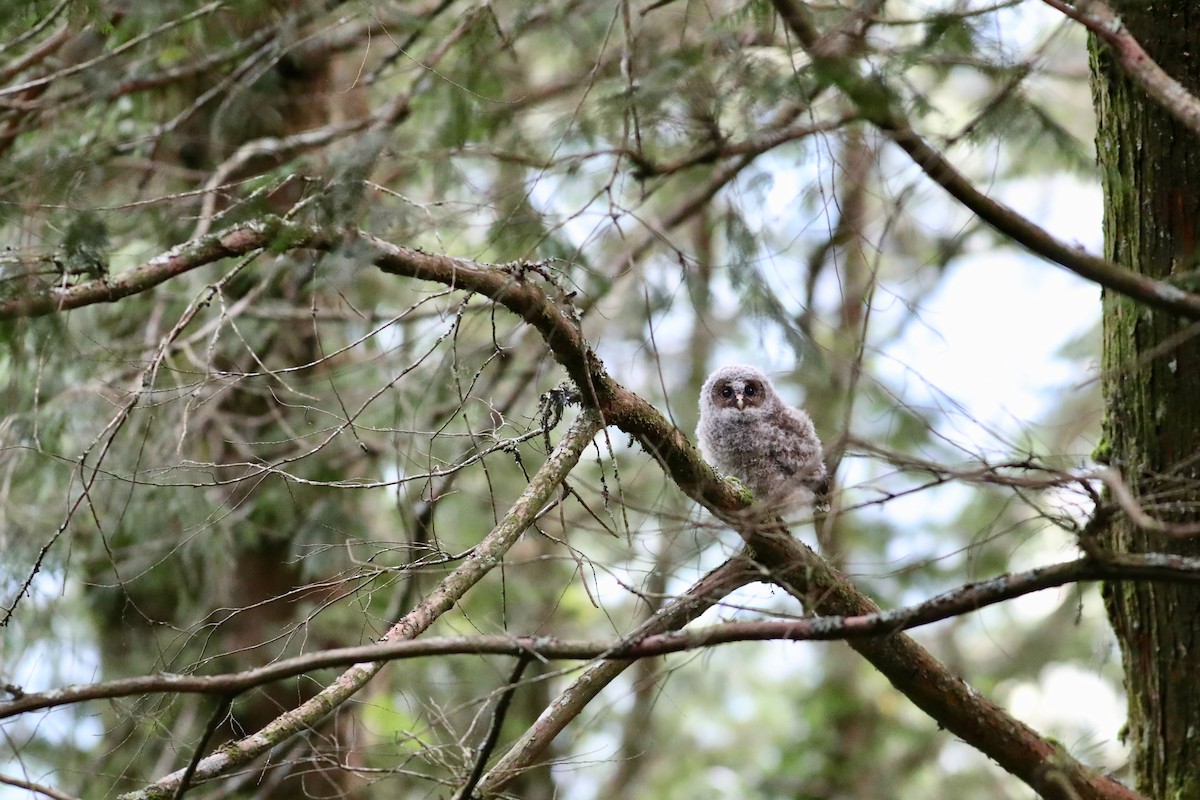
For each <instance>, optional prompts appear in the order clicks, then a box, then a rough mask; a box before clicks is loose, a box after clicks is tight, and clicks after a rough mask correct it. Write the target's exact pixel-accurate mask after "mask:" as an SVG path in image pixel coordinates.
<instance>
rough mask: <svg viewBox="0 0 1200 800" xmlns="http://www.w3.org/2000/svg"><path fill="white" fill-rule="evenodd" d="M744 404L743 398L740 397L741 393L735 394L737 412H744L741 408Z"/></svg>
mask: <svg viewBox="0 0 1200 800" xmlns="http://www.w3.org/2000/svg"><path fill="white" fill-rule="evenodd" d="M744 402H745V398H743V397H742V393H741V392H738V394H737V404H738V411H744V410H745V408H744V406H743V403H744Z"/></svg>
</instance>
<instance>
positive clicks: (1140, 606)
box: [1092, 0, 1200, 800]
mask: <svg viewBox="0 0 1200 800" xmlns="http://www.w3.org/2000/svg"><path fill="white" fill-rule="evenodd" d="M1116 10H1117V11H1118V13H1119V14H1120V15H1121V19H1122V20H1123V21H1124V22H1125V24H1126V25H1127V26H1128V27H1129V29H1130V31H1131V32H1132V33H1133V35H1134V36H1135V37H1136V38H1137V39H1138V40H1139V41H1140V42H1141V43H1142V44H1143V46H1145V48H1146V49H1147V51H1148V52H1149V53H1150V55H1151V56H1152V57H1153V58H1154V59H1155V60H1157V61H1158V62H1159V64H1160V65H1161V66H1163V67H1164V68H1165V69H1166V70H1167V72H1168V73H1170V74H1172V75H1174V76H1175V77H1176V78H1177V79H1179V80H1180V81H1181V82H1182V83H1183V84H1184V86H1186V87H1187V88H1188V89H1189V90H1190V91H1192V92H1193V93H1195V92H1197V90H1198V89H1200V6H1197V4H1195V3H1194V2H1193V0H1168V1H1167V2H1156V3H1153V4H1151V3H1146V2H1144V0H1127V2H1122V3H1117V4H1116ZM1092 53H1093V58H1092V85H1093V94H1094V100H1095V105H1096V113H1097V120H1098V132H1097V151H1098V153H1097V154H1098V158H1099V163H1100V168H1101V170H1102V172H1103V178H1104V191H1105V211H1104V226H1105V255H1106V256H1107V257H1108V258H1110V259H1111V260H1113V261H1115V262H1116V263H1118V264H1122V265H1124V266H1127V267H1129V268H1130V269H1133V270H1135V271H1138V272H1141V273H1143V274H1146V275H1150V276H1153V277H1155V278H1160V279H1169V280H1174V281H1189V280H1190V278H1191V277H1193V276H1194V272H1195V269H1196V249H1197V241H1196V234H1197V224H1198V223H1200V191H1198V187H1200V141H1197V138H1196V137H1195V135H1194V134H1192V133H1190V132H1188V131H1187V130H1186V129H1184V128H1183V126H1181V125H1180V124H1178V123H1177V122H1175V121H1174V120H1173V119H1172V118H1171V117H1170V116H1169V115H1168V114H1167V113H1166V112H1165V111H1164V110H1162V109H1161V108H1160V107H1159V106H1158V105H1157V104H1155V103H1154V102H1153V101H1152V100H1150V99H1149V98H1147V96H1146V94H1145V92H1144V91H1143V90H1142V89H1140V88H1139V87H1137V86H1135V85H1133V84H1132V83H1131V82H1130V81H1129V80H1128V79H1127V78H1126V77H1125V76H1124V75H1123V73H1121V71H1120V69H1119V68H1118V67H1117V66H1116V64H1115V63H1114V62H1113V59H1112V57H1111V56H1110V54H1109V53H1108V52H1107V51H1106V50H1105V49H1104V47H1103V46H1102V45H1099V44H1097V43H1095V42H1094V43H1093V47H1092ZM1103 305H1104V362H1103V363H1104V378H1103V383H1104V394H1105V403H1106V415H1105V438H1106V440H1107V441H1106V444H1105V447H1104V451H1105V452H1106V453H1107V455H1108V458H1109V460H1110V461H1111V463H1112V465H1113V466H1114V467H1117V468H1119V469H1120V471H1121V474H1122V475H1123V476H1124V478H1125V480H1126V481H1127V482H1128V483H1129V485H1130V486H1131V487H1132V489H1133V491H1134V494H1135V495H1136V496H1137V497H1138V498H1139V501H1140V502H1141V503H1142V504H1143V505H1144V506H1145V507H1146V508H1147V510H1149V511H1150V512H1151V513H1152V514H1154V515H1156V516H1158V517H1160V518H1163V519H1167V520H1176V521H1178V520H1189V519H1191V520H1194V519H1196V518H1197V508H1198V505H1197V503H1198V502H1200V480H1198V479H1200V340H1198V339H1197V338H1196V336H1195V330H1194V328H1193V327H1192V326H1189V325H1188V324H1187V323H1185V322H1184V321H1182V320H1180V319H1177V318H1175V317H1172V316H1170V315H1168V314H1165V313H1163V312H1160V311H1151V310H1149V309H1147V308H1145V307H1143V306H1139V305H1138V304H1136V303H1134V302H1132V301H1130V300H1128V299H1125V298H1123V297H1119V296H1116V295H1114V294H1113V293H1112V292H1106V293H1105V294H1104V300H1103ZM1104 544H1105V546H1107V547H1111V548H1112V549H1113V550H1116V551H1122V552H1140V551H1171V552H1176V553H1186V554H1189V555H1193V556H1194V555H1200V540H1195V539H1178V538H1170V537H1165V536H1163V535H1159V534H1152V533H1148V532H1146V531H1141V530H1138V529H1136V528H1135V527H1133V526H1132V525H1130V524H1129V523H1128V521H1127V520H1124V519H1121V520H1119V521H1118V522H1117V524H1115V525H1114V526H1113V528H1112V529H1111V530H1110V532H1109V533H1107V534H1106V537H1105V542H1104ZM1105 600H1106V604H1107V608H1108V614H1109V618H1110V620H1111V622H1112V625H1113V628H1114V630H1115V631H1116V634H1117V639H1118V640H1119V642H1120V645H1121V652H1122V657H1123V661H1124V669H1125V686H1126V691H1127V692H1128V695H1129V727H1128V736H1129V744H1130V746H1131V748H1132V750H1133V767H1134V775H1135V780H1136V785H1137V788H1138V790H1139V791H1141V792H1142V793H1144V794H1146V795H1147V796H1149V797H1152V798H1163V799H1164V800H1165V798H1171V799H1172V800H1174V798H1189V797H1200V587H1197V586H1196V585H1195V584H1182V583H1177V584H1170V583H1144V582H1142V583H1134V582H1130V583H1114V584H1109V585H1108V586H1106V588H1105Z"/></svg>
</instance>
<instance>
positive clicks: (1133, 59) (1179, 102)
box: [1042, 0, 1200, 134]
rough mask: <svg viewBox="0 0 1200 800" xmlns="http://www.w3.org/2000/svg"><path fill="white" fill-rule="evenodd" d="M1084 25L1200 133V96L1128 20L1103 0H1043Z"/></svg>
mask: <svg viewBox="0 0 1200 800" xmlns="http://www.w3.org/2000/svg"><path fill="white" fill-rule="evenodd" d="M1042 2H1044V3H1045V4H1046V5H1048V6H1052V7H1054V8H1057V9H1058V10H1059V11H1061V12H1062V13H1064V14H1066V15H1067V16H1068V17H1070V18H1071V19H1073V20H1075V21H1076V22H1078V23H1080V24H1081V25H1083V26H1084V27H1085V28H1087V29H1088V30H1089V31H1091V32H1092V33H1093V34H1094V35H1095V36H1096V37H1097V38H1099V39H1100V40H1101V41H1103V42H1104V43H1105V44H1106V45H1108V46H1109V48H1110V49H1111V50H1112V51H1113V53H1114V54H1115V55H1116V57H1117V63H1118V64H1120V65H1121V69H1123V70H1125V72H1126V74H1128V75H1129V76H1130V77H1132V78H1133V79H1134V80H1135V81H1137V82H1138V83H1139V84H1141V86H1142V88H1143V89H1145V90H1146V94H1148V95H1150V96H1151V97H1153V98H1154V99H1155V100H1156V101H1157V102H1158V104H1159V105H1161V106H1162V107H1163V108H1165V109H1166V110H1167V111H1168V112H1169V113H1170V114H1171V116H1173V117H1175V119H1177V120H1179V121H1180V122H1182V123H1183V124H1184V125H1186V126H1187V127H1188V128H1189V129H1190V130H1191V131H1192V133H1196V134H1200V98H1197V97H1196V96H1195V95H1194V94H1192V93H1191V92H1189V91H1188V90H1187V89H1185V88H1184V86H1183V84H1182V83H1180V82H1179V81H1177V80H1175V79H1174V78H1172V77H1171V76H1170V75H1168V74H1167V73H1166V72H1165V71H1163V68H1162V67H1160V66H1159V65H1158V63H1157V62H1155V60H1154V59H1153V58H1151V57H1150V54H1149V53H1147V52H1146V50H1145V49H1144V48H1143V47H1142V46H1141V44H1139V43H1138V40H1137V39H1135V38H1134V37H1133V34H1132V33H1130V32H1129V29H1128V28H1126V27H1125V23H1123V22H1121V18H1120V17H1118V16H1117V15H1116V14H1115V13H1114V12H1113V10H1112V9H1111V8H1109V7H1108V6H1107V5H1105V4H1104V3H1102V2H1100V0H1075V2H1074V4H1071V3H1067V2H1064V0H1042Z"/></svg>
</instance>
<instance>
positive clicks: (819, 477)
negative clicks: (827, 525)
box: [696, 364, 825, 511]
mask: <svg viewBox="0 0 1200 800" xmlns="http://www.w3.org/2000/svg"><path fill="white" fill-rule="evenodd" d="M696 437H697V439H698V440H699V442H700V450H701V452H702V453H703V454H704V457H705V458H706V459H708V461H709V463H711V464H712V465H713V466H714V467H716V468H717V471H719V472H721V473H722V474H725V475H730V476H732V477H735V478H737V479H738V480H740V481H741V482H742V483H744V484H745V485H746V486H747V487H748V488H749V489H750V491H752V492H754V497H755V500H756V501H757V502H758V503H761V504H764V505H766V506H769V507H771V508H773V509H777V510H779V511H786V510H791V509H793V508H796V507H799V506H801V505H807V504H809V503H811V502H812V501H813V497H814V494H815V492H817V491H818V490H819V489H821V488H822V487H823V486H824V483H825V456H824V453H823V452H822V450H821V440H820V439H819V438H818V437H817V432H816V429H815V428H814V427H813V423H812V420H811V419H810V418H809V416H808V414H805V413H804V412H803V411H801V410H800V409H798V408H792V407H791V406H789V405H787V404H786V403H784V402H783V400H781V399H780V397H779V393H778V392H776V391H775V387H774V386H773V385H772V384H771V381H770V379H769V378H768V377H767V376H766V375H764V374H763V373H762V371H760V370H758V369H756V368H754V367H751V366H747V365H745V364H735V365H732V366H726V367H721V368H720V369H717V370H716V371H714V372H713V373H712V374H711V375H709V376H708V379H707V380H706V381H705V382H704V387H703V388H702V389H701V390H700V424H699V425H698V426H697V427H696Z"/></svg>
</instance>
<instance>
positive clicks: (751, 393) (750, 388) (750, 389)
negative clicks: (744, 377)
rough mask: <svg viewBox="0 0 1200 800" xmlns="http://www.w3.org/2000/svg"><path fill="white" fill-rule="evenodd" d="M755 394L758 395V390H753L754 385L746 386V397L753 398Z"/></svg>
mask: <svg viewBox="0 0 1200 800" xmlns="http://www.w3.org/2000/svg"><path fill="white" fill-rule="evenodd" d="M756 394H758V389H757V388H755V386H754V384H753V383H748V384H746V397H754V395H756Z"/></svg>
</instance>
